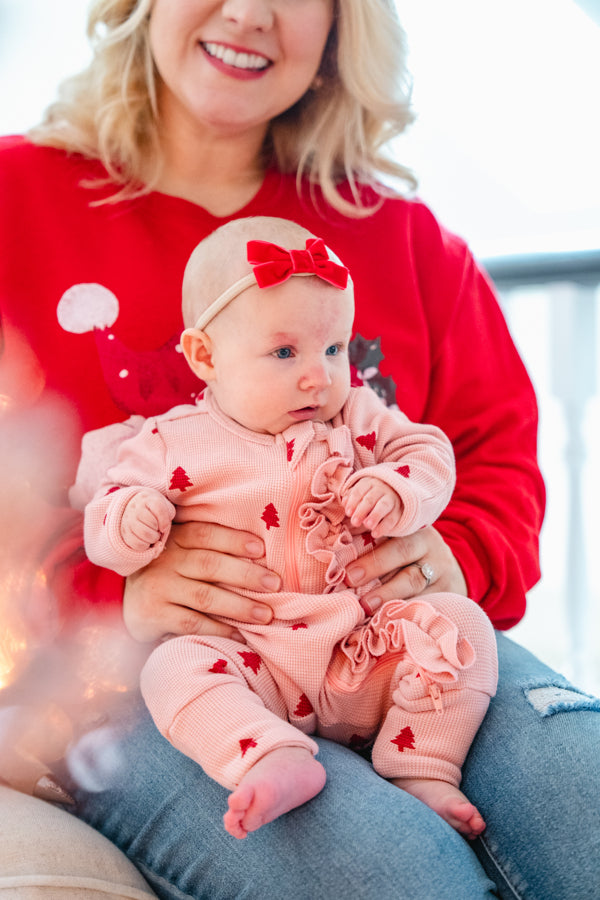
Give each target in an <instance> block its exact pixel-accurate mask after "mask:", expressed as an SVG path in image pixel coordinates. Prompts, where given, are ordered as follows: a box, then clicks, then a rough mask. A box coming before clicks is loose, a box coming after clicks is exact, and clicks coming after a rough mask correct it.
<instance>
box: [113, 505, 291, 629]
mask: <svg viewBox="0 0 600 900" xmlns="http://www.w3.org/2000/svg"><path fill="white" fill-rule="evenodd" d="M237 553H240V554H242V555H244V556H250V555H253V556H254V558H259V557H260V556H262V554H263V547H262V544H261V542H260V541H259V540H258V538H256V537H254V536H253V535H251V534H248V533H246V532H236V531H233V530H232V529H229V528H224V527H223V526H220V525H207V524H206V523H197V522H188V523H185V524H181V525H174V526H173V530H172V533H171V535H170V537H169V540H168V542H167V544H166V546H165V549H164V551H163V552H162V553H161V555H160V556H159V557H157V559H155V560H154V561H153V562H152V563H150V565H149V566H146V568H145V569H142V570H140V571H139V572H135V573H134V574H133V575H130V576H129V578H128V579H127V582H126V587H125V594H124V598H123V616H124V619H125V624H126V626H127V628H128V630H129V632H130V633H131V635H132V636H133V637H134V638H135V639H136V640H139V641H155V640H158V639H161V638H164V637H166V636H168V635H172V634H213V635H223V636H231V635H235V634H236V631H235V629H234V628H233V627H231V626H229V625H226V624H224V623H223V622H219V621H217V620H215V619H212V618H211V617H212V616H223V617H226V618H231V619H238V620H239V621H242V622H248V623H259V624H266V623H268V622H269V621H270V620H271V618H272V616H273V613H272V610H271V608H270V607H269V606H268V605H267V604H265V603H260V602H258V601H256V600H253V599H251V598H248V597H244V596H242V595H240V594H238V593H237V592H236V590H235V589H236V588H237V587H242V586H243V587H244V588H246V589H249V590H253V591H258V592H262V593H264V592H271V591H276V590H278V589H279V588H280V586H281V580H280V578H279V576H277V575H276V574H275V573H274V572H270V571H269V570H267V569H265V568H264V567H263V566H261V565H259V564H258V563H255V562H252V560H251V559H244V558H241V557H240V556H237V555H232V554H237ZM223 585H227V587H224V586H223Z"/></svg>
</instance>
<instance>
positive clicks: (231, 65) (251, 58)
mask: <svg viewBox="0 0 600 900" xmlns="http://www.w3.org/2000/svg"><path fill="white" fill-rule="evenodd" d="M200 46H201V47H202V49H203V50H204V52H205V54H206V56H207V57H208V59H209V60H210V62H211V63H212V64H213V65H214V66H215V67H216V68H217V69H219V70H220V71H222V72H227V73H228V74H230V75H232V76H233V77H234V78H240V77H241V78H248V77H252V76H255V77H258V76H260V75H261V74H262V73H263V72H264V71H265V70H266V69H268V68H269V67H270V66H272V65H273V63H272V62H271V60H270V59H267V57H266V56H263V55H262V54H259V53H253V52H252V51H250V50H242V49H238V48H236V47H233V46H231V45H229V44H221V43H216V42H214V41H206V42H201V43H200Z"/></svg>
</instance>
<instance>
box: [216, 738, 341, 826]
mask: <svg viewBox="0 0 600 900" xmlns="http://www.w3.org/2000/svg"><path fill="white" fill-rule="evenodd" d="M324 784H325V769H324V768H323V766H322V765H321V763H320V762H317V760H316V759H315V758H314V757H313V755H312V753H311V752H310V750H306V749H304V748H303V747H282V748H281V749H279V750H272V751H271V753H267V755H266V756H263V757H262V759H259V761H258V762H257V763H256V764H255V765H254V766H252V768H251V769H250V771H249V772H248V773H247V774H246V775H245V776H244V777H243V778H242V780H241V782H240V783H239V785H238V787H237V788H236V789H235V791H233V793H232V794H230V796H229V800H228V806H229V809H228V810H227V812H226V813H225V815H224V816H223V822H224V823H225V829H226V830H227V831H228V832H229V834H232V835H233V836H234V837H236V838H245V837H246V835H247V834H248V833H249V832H250V831H256V830H257V829H258V828H260V827H261V825H266V824H267V822H272V821H273V819H276V818H277V817H278V816H281V815H283V813H286V812H289V811H290V809H295V808H296V807H297V806H301V805H302V804H303V803H306V801H307V800H311V799H312V798H313V797H314V796H316V794H318V793H319V791H321V790H322V789H323V785H324Z"/></svg>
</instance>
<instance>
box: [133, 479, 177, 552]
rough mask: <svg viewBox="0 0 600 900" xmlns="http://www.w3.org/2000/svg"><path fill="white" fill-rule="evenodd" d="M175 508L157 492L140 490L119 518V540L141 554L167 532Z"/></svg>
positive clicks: (145, 489)
mask: <svg viewBox="0 0 600 900" xmlns="http://www.w3.org/2000/svg"><path fill="white" fill-rule="evenodd" d="M174 515H175V507H174V506H173V504H172V503H171V502H170V501H169V500H167V498H166V497H164V496H163V495H162V494H161V493H159V491H154V490H150V489H147V488H141V489H140V490H139V491H137V493H135V494H133V496H132V497H131V498H130V499H129V500H128V501H127V505H126V506H125V509H124V510H123V516H122V518H121V540H122V541H123V543H124V544H126V545H127V546H128V547H129V549H130V550H135V551H136V552H137V553H142V552H143V551H144V550H148V549H149V548H150V547H152V545H153V544H155V543H156V542H157V541H158V540H160V539H161V537H162V536H163V535H164V534H165V532H166V531H167V530H168V528H169V526H170V524H171V520H172V519H173V516H174Z"/></svg>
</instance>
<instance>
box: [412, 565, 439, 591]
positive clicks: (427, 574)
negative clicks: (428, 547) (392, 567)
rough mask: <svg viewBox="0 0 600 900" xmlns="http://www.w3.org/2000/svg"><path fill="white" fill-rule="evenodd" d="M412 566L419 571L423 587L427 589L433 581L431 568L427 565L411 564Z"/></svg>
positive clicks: (433, 574) (433, 575) (433, 576)
mask: <svg viewBox="0 0 600 900" xmlns="http://www.w3.org/2000/svg"><path fill="white" fill-rule="evenodd" d="M413 566H416V567H417V569H420V570H421V575H422V576H423V578H424V579H425V587H426V588H428V587H429V585H430V584H431V582H432V581H433V580H434V579H435V572H434V570H433V566H430V565H429V563H427V562H426V563H418V562H415V563H413Z"/></svg>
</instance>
